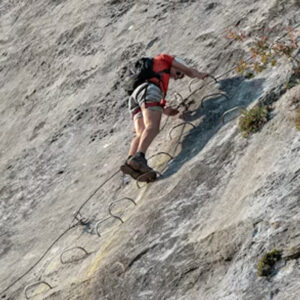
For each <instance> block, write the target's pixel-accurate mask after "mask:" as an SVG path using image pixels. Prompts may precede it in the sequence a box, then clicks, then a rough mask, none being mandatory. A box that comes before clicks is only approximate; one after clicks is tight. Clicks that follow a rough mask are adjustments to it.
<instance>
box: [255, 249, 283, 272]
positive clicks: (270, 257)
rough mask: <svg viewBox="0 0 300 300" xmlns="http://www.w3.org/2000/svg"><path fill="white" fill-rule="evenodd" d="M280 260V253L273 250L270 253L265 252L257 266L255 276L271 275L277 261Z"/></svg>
mask: <svg viewBox="0 0 300 300" xmlns="http://www.w3.org/2000/svg"><path fill="white" fill-rule="evenodd" d="M280 259H281V251H279V250H277V249H274V250H272V251H270V252H267V253H265V254H264V255H263V257H262V258H261V259H260V260H259V262H258V265H257V274H258V276H269V275H271V274H272V271H273V269H274V265H275V263H276V262H277V261H279V260H280Z"/></svg>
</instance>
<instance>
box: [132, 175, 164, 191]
mask: <svg viewBox="0 0 300 300" xmlns="http://www.w3.org/2000/svg"><path fill="white" fill-rule="evenodd" d="M151 172H152V171H151ZM155 173H156V179H155V180H157V178H159V177H161V176H162V174H161V173H159V172H158V171H155ZM143 175H145V174H141V175H140V176H143ZM140 176H139V177H140ZM139 177H138V178H137V179H136V186H137V187H138V188H139V189H141V188H142V187H144V186H146V184H148V183H150V182H154V181H155V180H154V181H150V182H147V183H146V184H145V185H143V186H141V185H140V184H141V181H139Z"/></svg>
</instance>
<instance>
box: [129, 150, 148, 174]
mask: <svg viewBox="0 0 300 300" xmlns="http://www.w3.org/2000/svg"><path fill="white" fill-rule="evenodd" d="M127 164H128V165H129V167H131V168H132V169H133V170H135V171H137V172H140V173H142V174H143V173H148V172H152V171H153V169H152V168H150V167H149V166H148V164H147V160H146V158H145V157H144V156H142V155H138V154H136V155H135V156H134V157H132V158H131V159H129V160H128V161H127Z"/></svg>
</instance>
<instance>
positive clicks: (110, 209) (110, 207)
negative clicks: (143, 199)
mask: <svg viewBox="0 0 300 300" xmlns="http://www.w3.org/2000/svg"><path fill="white" fill-rule="evenodd" d="M124 200H128V201H130V202H131V203H133V204H134V205H136V202H135V201H134V200H133V199H131V198H128V197H124V198H121V199H119V200H116V201H113V202H112V203H111V204H110V205H109V207H108V213H109V214H110V215H111V216H112V217H113V218H115V219H117V220H119V221H120V222H121V223H124V221H123V220H122V218H121V217H120V216H117V215H114V214H113V213H112V208H113V206H114V205H115V204H116V203H117V202H121V201H124Z"/></svg>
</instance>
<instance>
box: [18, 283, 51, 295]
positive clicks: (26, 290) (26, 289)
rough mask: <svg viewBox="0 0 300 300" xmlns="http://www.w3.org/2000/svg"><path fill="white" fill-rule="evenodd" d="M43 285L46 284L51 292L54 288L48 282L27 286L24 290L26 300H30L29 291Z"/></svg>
mask: <svg viewBox="0 0 300 300" xmlns="http://www.w3.org/2000/svg"><path fill="white" fill-rule="evenodd" d="M41 284H44V285H46V286H48V287H49V289H50V290H51V289H53V287H52V286H51V285H50V284H49V283H47V282H46V281H38V282H35V283H32V284H30V285H27V286H26V287H25V289H24V293H25V297H26V299H30V297H29V296H28V294H27V292H28V290H29V289H31V288H33V287H35V286H38V285H41Z"/></svg>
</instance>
